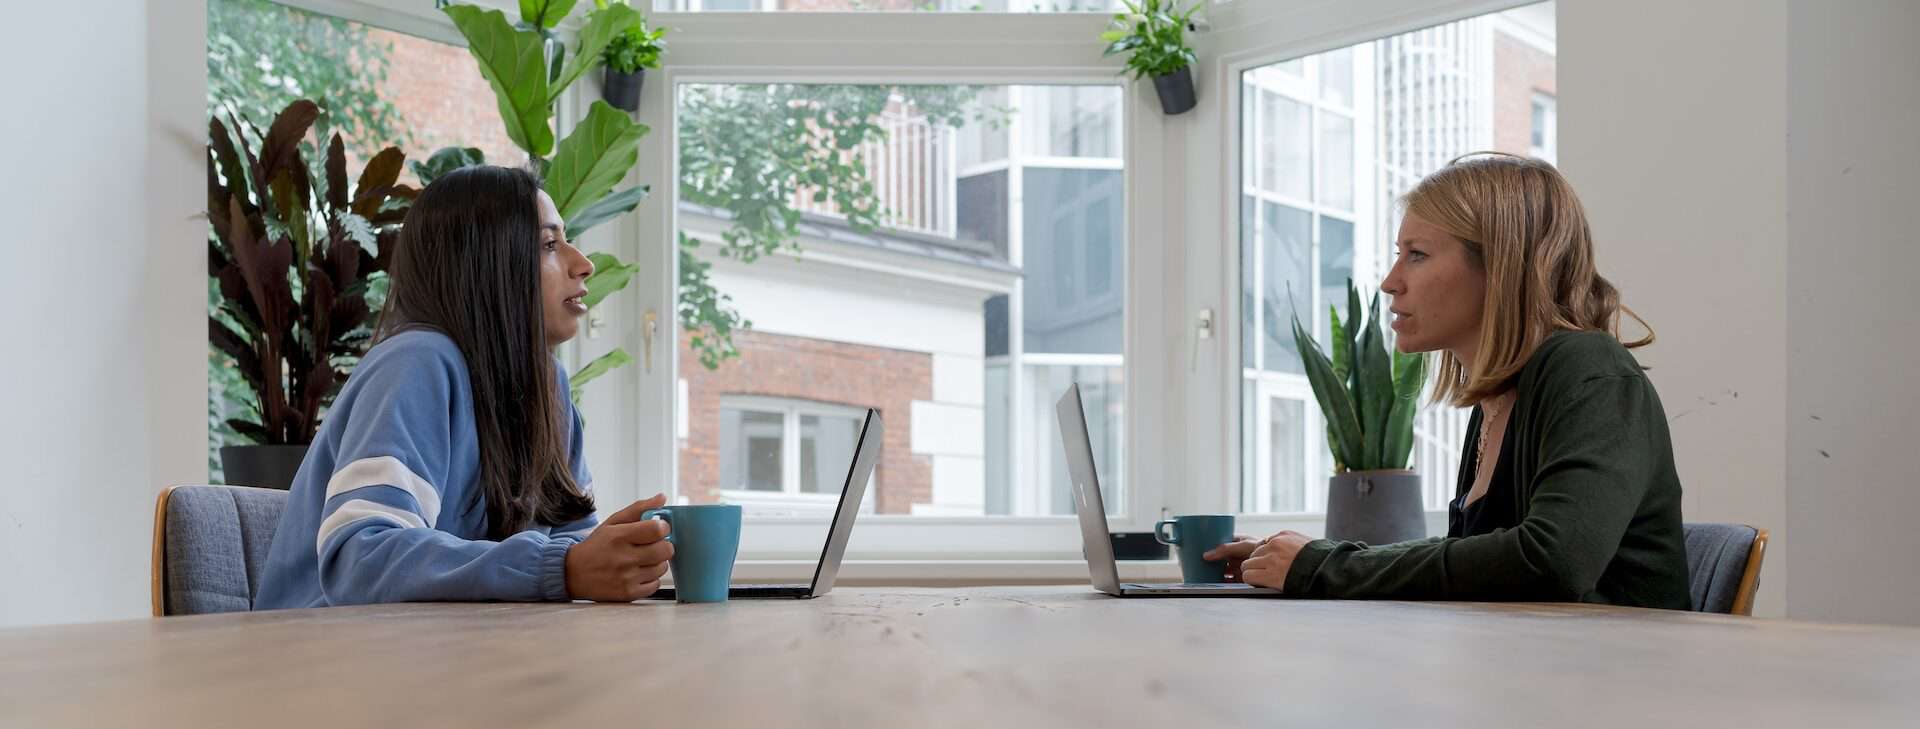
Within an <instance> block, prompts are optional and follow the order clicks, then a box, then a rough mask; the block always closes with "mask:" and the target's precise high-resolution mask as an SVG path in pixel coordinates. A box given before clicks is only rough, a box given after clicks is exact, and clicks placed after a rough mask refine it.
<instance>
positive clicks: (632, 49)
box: [593, 0, 667, 73]
mask: <svg viewBox="0 0 1920 729" xmlns="http://www.w3.org/2000/svg"><path fill="white" fill-rule="evenodd" d="M612 4H614V5H625V4H626V3H625V2H621V1H620V0H615V2H614V3H612ZM593 5H594V8H595V10H594V12H600V11H604V10H606V9H607V5H608V2H607V0H593ZM666 35H667V29H666V28H653V29H651V30H649V29H648V28H647V19H646V17H645V16H641V17H640V18H639V21H638V22H636V23H634V24H632V25H629V26H627V27H626V29H625V30H623V31H621V32H620V34H619V35H616V36H614V37H613V42H612V43H608V44H607V49H606V50H604V51H601V52H600V62H601V63H605V64H607V68H611V69H613V71H614V73H633V72H635V71H638V70H640V69H643V68H659V67H660V54H661V53H664V52H665V51H666V49H667V44H666V42H665V41H664V40H662V38H664V37H665V36H666Z"/></svg>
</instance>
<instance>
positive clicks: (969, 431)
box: [674, 8, 1126, 516]
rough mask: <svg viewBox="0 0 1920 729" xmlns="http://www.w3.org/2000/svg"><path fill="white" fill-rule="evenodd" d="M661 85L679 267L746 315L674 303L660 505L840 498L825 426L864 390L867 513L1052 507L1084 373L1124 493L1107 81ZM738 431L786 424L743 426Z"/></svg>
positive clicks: (832, 431) (1118, 503) (1119, 193)
mask: <svg viewBox="0 0 1920 729" xmlns="http://www.w3.org/2000/svg"><path fill="white" fill-rule="evenodd" d="M786 9H797V8H786ZM674 96H675V99H676V103H677V104H678V109H677V112H678V114H677V116H678V120H679V124H680V126H679V129H678V130H677V137H676V144H677V146H678V152H679V155H680V158H679V160H678V161H679V164H678V169H679V170H680V174H681V178H680V180H679V184H678V185H677V188H676V191H677V200H676V203H675V204H676V205H677V206H678V210H677V215H676V220H677V221H678V224H679V226H680V227H679V233H680V236H681V248H682V250H683V251H684V256H683V257H682V272H683V274H684V273H685V272H686V271H687V270H690V268H689V267H691V270H698V271H701V272H703V273H704V274H705V276H706V279H705V281H704V282H702V281H691V280H690V279H687V278H686V277H684V276H683V279H682V281H683V287H684V288H683V290H682V298H683V301H684V300H687V299H688V297H700V298H698V299H696V300H700V301H708V302H713V301H720V302H722V303H723V304H724V306H725V307H728V308H729V309H730V310H731V311H733V312H735V313H736V314H737V316H738V317H739V319H741V320H744V321H746V322H750V323H751V325H750V326H739V327H736V328H733V329H732V330H731V331H730V332H729V333H728V335H727V336H726V337H725V339H724V340H722V339H720V338H719V337H718V336H717V331H718V330H717V329H715V328H713V327H712V321H711V319H712V317H713V316H714V311H715V310H717V309H718V308H719V307H718V306H715V307H711V308H699V309H698V310H696V311H695V312H694V314H693V315H692V316H691V318H690V317H689V316H688V315H685V314H683V316H682V317H681V319H682V321H681V324H682V329H681V335H680V341H679V345H680V359H679V366H678V372H679V374H680V376H681V377H682V378H683V379H684V380H685V389H686V405H685V407H686V411H687V422H688V426H687V434H686V437H685V438H683V439H681V440H680V442H679V444H678V446H679V451H678V458H679V467H678V474H679V482H678V484H677V485H676V488H677V489H678V492H677V495H678V497H680V498H683V499H686V500H687V501H690V502H692V503H711V502H714V501H719V500H722V499H728V500H736V501H738V500H742V499H745V498H747V497H753V498H757V499H759V501H757V502H751V501H750V502H747V503H749V513H750V514H752V513H755V511H754V510H755V509H760V510H761V511H760V512H759V513H773V512H774V511H775V510H783V509H784V510H786V511H781V512H780V513H789V512H791V511H793V510H795V509H802V508H809V507H807V504H810V503H814V502H817V501H819V499H817V498H814V497H817V496H822V495H826V494H831V493H837V491H838V489H839V488H840V485H841V480H842V479H843V475H842V473H839V472H838V471H840V470H842V469H844V468H845V461H844V459H845V458H846V457H847V454H848V453H850V451H849V450H846V449H849V448H851V445H845V444H843V443H842V442H841V440H840V438H841V435H842V434H844V433H847V432H849V431H850V429H851V428H852V427H853V425H852V424H853V423H856V422H857V417H856V416H855V413H857V412H858V410H857V409H858V408H866V407H873V408H876V409H878V410H880V412H881V414H882V416H883V417H884V418H885V419H886V433H887V437H886V439H885V441H884V443H883V444H882V450H881V455H880V463H879V467H878V469H877V470H876V476H875V480H874V484H873V487H872V490H871V492H870V496H869V497H868V499H867V503H869V504H871V506H872V507H873V510H874V512H875V513H879V514H896V515H923V516H982V515H1016V516H1042V515H1060V514H1070V513H1072V511H1071V502H1070V501H1068V500H1066V498H1067V495H1068V494H1069V491H1068V488H1067V483H1066V481H1065V480H1064V478H1062V477H1058V476H1059V474H1060V473H1064V471H1061V470H1058V469H1061V468H1062V467H1061V458H1062V453H1061V451H1060V450H1059V447H1060V446H1059V444H1058V440H1059V438H1058V435H1057V432H1058V429H1057V425H1056V423H1055V421H1054V416H1053V404H1054V402H1055V401H1056V400H1057V399H1058V398H1059V397H1060V395H1061V393H1062V392H1063V391H1064V390H1065V388H1066V387H1067V386H1068V385H1071V384H1073V383H1075V382H1078V383H1080V384H1081V385H1082V387H1083V388H1087V390H1088V392H1090V393H1092V392H1098V393H1099V397H1098V398H1094V397H1092V396H1091V395H1090V396H1089V398H1088V403H1089V410H1088V418H1089V421H1090V424H1089V429H1090V431H1093V432H1096V433H1098V434H1099V437H1100V438H1102V439H1103V440H1101V441H1100V442H1099V443H1097V444H1096V446H1095V450H1096V453H1097V454H1098V455H1099V458H1100V467H1101V469H1102V471H1101V476H1102V479H1103V481H1104V482H1105V484H1106V485H1107V486H1108V487H1109V488H1110V489H1112V490H1113V491H1112V492H1111V493H1110V496H1112V498H1111V500H1110V501H1109V502H1108V503H1109V505H1110V506H1112V507H1113V508H1114V509H1115V510H1116V513H1118V510H1120V509H1124V508H1125V507H1126V501H1125V499H1124V498H1122V497H1123V495H1124V494H1125V491H1124V484H1125V474H1124V473H1121V472H1120V471H1119V465H1120V464H1121V463H1123V462H1124V459H1123V458H1122V457H1121V456H1122V453H1121V443H1122V442H1123V440H1122V439H1121V435H1120V434H1121V433H1122V432H1123V428H1124V423H1123V422H1122V420H1121V419H1122V418H1123V417H1124V413H1125V403H1124V388H1123V387H1121V385H1120V383H1122V382H1124V375H1125V363H1124V361H1123V358H1122V354H1121V353H1122V348H1121V343H1122V342H1123V340H1124V337H1123V331H1124V324H1125V295H1126V275H1125V274H1126V272H1125V270H1124V265H1123V263H1122V262H1123V261H1125V260H1126V257H1125V255H1124V252H1125V249H1124V248H1123V246H1124V245H1126V241H1125V230H1126V227H1125V224H1124V221H1125V216H1126V209H1125V207H1126V206H1125V195H1124V193H1125V185H1124V183H1125V171H1124V169H1123V162H1122V159H1123V158H1122V155H1121V149H1120V140H1122V139H1124V138H1125V135H1124V134H1123V131H1124V130H1123V129H1122V127H1121V122H1122V116H1121V115H1120V114H1119V109H1120V100H1121V99H1122V98H1123V96H1122V93H1121V89H1120V87H1119V86H1118V85H1093V86H1086V85H1083V86H1071V87H1069V86H1049V85H1032V86H952V85H940V86H910V85H806V84H765V83H758V84H750V83H741V84H682V85H680V86H679V87H678V88H676V89H675V94H674ZM768 119H782V120H785V121H786V122H789V123H782V124H769V123H767V120H768ZM821 150H835V151H830V152H825V153H821V152H820V151H821ZM748 170H752V171H755V173H754V174H743V171H748ZM720 296H724V297H726V298H725V299H724V300H722V299H718V298H717V297H720ZM723 343H724V344H725V345H726V346H730V347H732V350H731V351H726V350H722V349H717V348H720V347H721V346H722V344H723ZM703 355H705V356H704V357H703ZM770 403H771V404H774V405H778V407H774V406H773V405H770ZM829 404H831V405H829ZM776 412H777V413H779V416H780V417H779V419H778V423H777V424H776V421H775V420H774V419H771V418H769V419H766V420H765V421H764V422H763V421H759V420H749V419H748V414H749V413H768V414H773V413H776ZM752 425H759V426H761V427H764V428H768V429H777V430H778V434H777V435H776V434H773V433H772V431H771V430H770V431H769V435H767V436H766V438H768V439H769V440H768V441H767V442H766V443H764V444H762V443H760V442H757V441H752V440H749V438H748V433H747V431H748V430H749V426H752ZM776 442H777V443H779V445H777V446H776V445H775V443H776ZM776 448H778V450H776ZM748 489H754V490H753V491H752V492H751V493H748V492H747V490H748ZM722 492H725V493H722ZM776 492H777V493H776ZM754 503H758V504H761V505H760V506H754V505H753V504H754ZM795 504H799V506H795Z"/></svg>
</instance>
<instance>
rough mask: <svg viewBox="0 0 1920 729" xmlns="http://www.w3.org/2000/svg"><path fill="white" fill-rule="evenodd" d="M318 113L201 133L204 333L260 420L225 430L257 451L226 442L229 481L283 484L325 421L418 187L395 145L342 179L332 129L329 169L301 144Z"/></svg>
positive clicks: (308, 109) (297, 110)
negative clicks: (206, 294) (405, 176)
mask: <svg viewBox="0 0 1920 729" xmlns="http://www.w3.org/2000/svg"><path fill="white" fill-rule="evenodd" d="M319 115H320V109H319V107H318V106H317V105H315V104H314V102H312V101H308V100H305V99H302V100H299V101H295V102H293V103H292V104H289V105H288V106H287V108H286V109H285V110H283V111H281V112H280V114H279V116H278V117H276V118H275V119H274V120H273V125H272V126H271V127H269V128H268V129H267V131H266V133H265V134H262V133H261V132H260V130H259V129H257V128H255V127H253V126H252V125H251V124H248V123H247V121H246V120H244V119H230V122H231V126H229V125H228V124H222V123H221V121H220V120H219V119H218V118H214V119H212V120H211V121H210V122H209V123H208V131H207V155H208V160H207V220H208V222H209V223H211V228H212V239H211V240H210V241H209V244H208V251H207V264H208V274H209V275H210V276H211V277H212V280H213V283H214V285H215V287H216V289H217V291H218V306H217V309H216V311H215V313H214V314H213V315H212V316H210V317H209V320H208V330H209V338H210V341H211V343H212V344H213V346H214V347H215V348H216V349H218V350H219V351H220V352H221V353H223V354H225V355H227V356H229V357H232V358H233V361H234V363H235V365H236V368H237V369H238V370H239V372H240V375H241V377H242V378H244V379H245V380H246V382H247V385H248V386H249V388H250V389H251V390H252V394H253V397H252V401H251V402H249V403H248V406H249V409H250V410H251V411H252V412H251V415H253V416H254V418H253V419H247V418H233V419H230V420H228V421H227V423H228V425H230V426H232V428H233V429H234V432H236V433H238V434H239V435H241V436H243V437H246V438H248V439H250V440H252V441H254V443H256V444H257V445H243V446H227V447H223V448H221V449H220V458H221V464H222V467H223V470H224V471H225V473H226V480H227V482H228V483H233V484H243V485H247V486H264V487H272V488H287V487H289V486H291V485H292V483H293V476H294V473H295V472H296V471H297V470H299V468H300V461H301V460H302V459H303V458H305V456H306V449H307V444H309V443H312V442H313V437H314V434H315V433H316V432H317V431H318V429H319V426H320V419H321V416H322V415H323V414H324V413H325V411H326V409H327V406H328V405H329V404H331V403H332V402H333V397H334V395H335V394H337V393H338V392H339V390H340V385H341V384H342V383H344V382H345V381H346V379H347V374H348V371H349V370H350V369H351V367H352V366H353V364H354V363H356V362H358V360H359V357H360V355H362V354H364V353H365V351H366V347H367V344H368V343H369V341H370V340H371V338H372V328H371V326H370V325H371V324H372V323H373V321H372V320H373V308H372V306H371V305H369V303H368V300H367V296H368V293H369V290H370V289H371V288H372V287H374V286H375V285H377V283H378V282H379V279H378V278H377V277H376V276H375V274H377V273H380V272H382V271H385V270H386V268H387V262H388V261H389V260H391V258H392V252H393V243H394V239H395V238H396V237H397V236H398V235H399V223H400V221H401V220H402V219H404V218H405V217H406V213H407V208H408V206H409V205H410V204H411V203H412V200H413V197H414V195H415V191H414V190H413V189H412V188H409V187H406V186H404V185H400V184H397V180H398V179H399V176H400V170H401V167H402V163H403V162H404V161H405V155H403V154H401V152H400V150H399V149H398V148H395V147H388V148H386V149H384V150H381V151H380V153H379V154H376V155H374V157H373V158H372V159H371V160H368V161H367V164H366V167H365V168H364V169H363V170H361V172H360V177H359V180H358V181H357V182H356V183H355V184H353V185H352V186H351V187H349V186H348V181H347V159H346V150H345V145H344V144H343V143H342V141H341V138H340V135H339V134H338V133H336V134H334V135H333V137H332V140H331V143H330V144H329V145H328V146H327V148H326V152H325V154H326V165H325V167H324V170H325V172H324V174H322V175H321V177H320V178H319V179H314V176H313V175H312V174H311V173H310V172H309V170H310V169H313V168H310V167H308V165H307V161H306V159H305V156H304V153H303V152H302V149H301V147H302V145H303V143H304V142H305V140H306V138H307V133H308V130H309V128H311V127H312V125H313V123H314V120H315V119H317V118H318V117H319Z"/></svg>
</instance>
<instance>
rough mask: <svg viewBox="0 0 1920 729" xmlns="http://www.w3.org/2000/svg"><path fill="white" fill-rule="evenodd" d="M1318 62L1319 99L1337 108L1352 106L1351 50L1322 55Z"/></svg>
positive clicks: (1346, 49) (1344, 49)
mask: <svg viewBox="0 0 1920 729" xmlns="http://www.w3.org/2000/svg"><path fill="white" fill-rule="evenodd" d="M1319 61H1320V98H1321V99H1322V100H1323V101H1325V102H1326V103H1329V104H1334V105H1337V106H1353V49H1352V48H1342V49H1340V50H1337V51H1328V52H1326V53H1322V54H1320V56H1319Z"/></svg>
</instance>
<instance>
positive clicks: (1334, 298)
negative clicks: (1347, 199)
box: [1313, 216, 1387, 342]
mask: <svg viewBox="0 0 1920 729" xmlns="http://www.w3.org/2000/svg"><path fill="white" fill-rule="evenodd" d="M1352 278H1353V223H1349V222H1347V221H1345V220H1341V219H1339V218H1330V217H1326V216H1321V218H1320V299H1319V303H1320V306H1319V307H1318V308H1316V309H1314V312H1315V313H1316V316H1315V317H1314V327H1313V331H1314V335H1315V336H1317V337H1319V338H1320V341H1321V342H1325V341H1327V337H1329V336H1331V335H1332V331H1331V330H1332V327H1333V324H1332V323H1331V322H1329V321H1327V318H1326V314H1325V312H1326V311H1327V307H1329V306H1331V307H1333V308H1335V309H1337V310H1339V312H1340V316H1341V318H1342V320H1343V321H1344V320H1345V317H1346V316H1347V281H1348V280H1351V279H1352ZM1354 283H1355V284H1360V283H1363V282H1360V281H1354ZM1360 305H1361V306H1363V307H1364V306H1366V305H1367V304H1366V302H1361V304H1360ZM1380 326H1381V327H1383V328H1384V327H1386V326H1387V323H1386V322H1385V321H1382V322H1381V323H1380Z"/></svg>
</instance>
